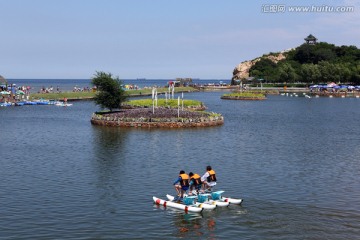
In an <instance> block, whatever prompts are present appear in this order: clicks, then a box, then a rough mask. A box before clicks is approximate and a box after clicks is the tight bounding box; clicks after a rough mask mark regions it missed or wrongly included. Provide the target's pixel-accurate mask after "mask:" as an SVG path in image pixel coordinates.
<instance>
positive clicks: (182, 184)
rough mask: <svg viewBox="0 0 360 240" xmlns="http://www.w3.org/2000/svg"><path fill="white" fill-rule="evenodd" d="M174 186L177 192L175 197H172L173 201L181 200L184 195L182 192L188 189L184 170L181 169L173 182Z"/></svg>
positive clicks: (187, 177) (187, 178)
mask: <svg viewBox="0 0 360 240" xmlns="http://www.w3.org/2000/svg"><path fill="white" fill-rule="evenodd" d="M173 185H174V187H175V190H176V192H177V197H175V198H174V201H181V200H182V199H183V197H184V193H186V191H187V190H189V176H188V175H187V174H186V173H185V171H184V170H181V171H180V173H179V177H178V178H177V179H176V181H175V182H174V184H173Z"/></svg>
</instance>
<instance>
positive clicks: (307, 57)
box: [232, 35, 360, 85]
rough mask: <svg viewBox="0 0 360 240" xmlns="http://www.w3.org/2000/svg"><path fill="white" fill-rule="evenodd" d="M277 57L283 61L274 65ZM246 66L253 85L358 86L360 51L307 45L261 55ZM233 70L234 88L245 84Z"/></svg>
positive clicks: (345, 47)
mask: <svg viewBox="0 0 360 240" xmlns="http://www.w3.org/2000/svg"><path fill="white" fill-rule="evenodd" d="M309 37H313V36H312V35H309ZM309 37H308V38H309ZM308 38H305V40H307V39H308ZM313 38H314V39H316V38H315V37H313ZM279 54H282V55H283V56H284V58H282V59H281V60H279V61H274V60H273V59H274V57H276V56H278V55H279ZM248 65H249V68H248V75H249V77H250V79H252V80H255V81H256V80H261V81H264V82H267V83H296V82H301V83H305V84H317V83H327V82H336V83H347V84H355V85H360V49H358V48H357V47H356V46H335V45H334V44H330V43H326V42H319V43H317V42H316V41H315V42H312V43H309V42H306V43H304V44H302V45H300V46H298V47H297V48H294V49H291V50H288V51H284V52H281V53H270V54H268V55H263V56H262V57H260V58H257V59H256V60H255V61H254V60H253V62H252V64H248ZM235 70H236V69H235ZM235 70H234V76H233V81H232V83H233V84H236V82H237V81H236V80H238V79H239V80H242V81H244V80H246V78H241V77H240V76H239V74H236V71H235ZM238 82H239V81H238Z"/></svg>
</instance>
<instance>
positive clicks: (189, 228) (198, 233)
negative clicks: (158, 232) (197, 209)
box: [174, 213, 216, 239]
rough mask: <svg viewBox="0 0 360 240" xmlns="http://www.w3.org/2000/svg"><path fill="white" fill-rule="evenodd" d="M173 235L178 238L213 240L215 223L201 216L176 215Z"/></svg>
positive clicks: (189, 214) (212, 219)
mask: <svg viewBox="0 0 360 240" xmlns="http://www.w3.org/2000/svg"><path fill="white" fill-rule="evenodd" d="M174 225H175V232H174V235H175V236H176V237H179V238H194V237H205V238H207V239H215V238H216V235H215V233H214V231H215V229H216V221H215V218H213V217H203V215H202V214H192V213H187V214H183V213H182V214H176V215H175V217H174Z"/></svg>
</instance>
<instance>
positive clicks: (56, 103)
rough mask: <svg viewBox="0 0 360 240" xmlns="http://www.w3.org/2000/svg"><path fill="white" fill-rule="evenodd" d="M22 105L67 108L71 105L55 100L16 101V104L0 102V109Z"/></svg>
mask: <svg viewBox="0 0 360 240" xmlns="http://www.w3.org/2000/svg"><path fill="white" fill-rule="evenodd" d="M24 105H54V106H59V107H68V106H72V104H71V103H67V102H63V101H55V100H34V101H18V102H15V103H13V102H1V103H0V107H10V106H24Z"/></svg>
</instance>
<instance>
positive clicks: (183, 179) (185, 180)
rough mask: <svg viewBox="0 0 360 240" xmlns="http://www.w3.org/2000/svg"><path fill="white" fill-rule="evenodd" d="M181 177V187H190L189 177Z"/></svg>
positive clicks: (184, 175) (181, 175) (185, 175)
mask: <svg viewBox="0 0 360 240" xmlns="http://www.w3.org/2000/svg"><path fill="white" fill-rule="evenodd" d="M179 177H181V181H180V185H181V186H182V187H183V186H189V176H188V175H187V174H185V173H184V174H180V175H179Z"/></svg>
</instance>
